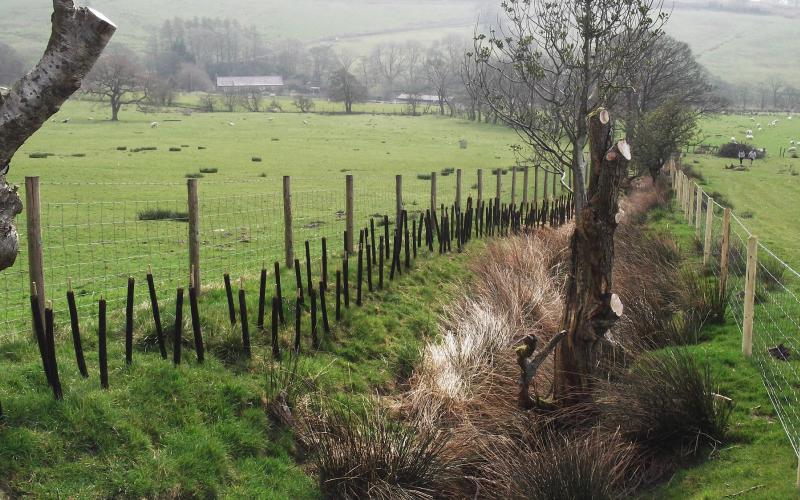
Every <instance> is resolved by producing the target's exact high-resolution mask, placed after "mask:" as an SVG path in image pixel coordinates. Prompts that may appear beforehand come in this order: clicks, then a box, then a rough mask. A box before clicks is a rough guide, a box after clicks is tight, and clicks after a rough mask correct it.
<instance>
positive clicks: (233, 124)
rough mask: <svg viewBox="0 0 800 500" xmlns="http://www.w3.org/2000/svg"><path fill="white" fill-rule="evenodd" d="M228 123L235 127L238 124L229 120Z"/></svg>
mask: <svg viewBox="0 0 800 500" xmlns="http://www.w3.org/2000/svg"><path fill="white" fill-rule="evenodd" d="M228 125H229V126H231V127H235V126H236V124H235V123H233V122H228Z"/></svg>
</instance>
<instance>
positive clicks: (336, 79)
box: [328, 67, 367, 114]
mask: <svg viewBox="0 0 800 500" xmlns="http://www.w3.org/2000/svg"><path fill="white" fill-rule="evenodd" d="M328 93H329V94H330V98H331V99H333V100H334V101H339V102H343V103H344V109H345V113H347V114H350V113H352V112H353V104H355V103H357V102H361V101H363V100H364V99H365V98H366V96H367V89H366V88H365V87H364V85H363V84H362V83H361V82H359V81H358V78H356V77H355V75H353V74H352V73H350V71H348V70H347V68H345V67H342V68H341V69H339V70H337V71H334V72H333V74H332V75H331V80H330V82H329V89H328Z"/></svg>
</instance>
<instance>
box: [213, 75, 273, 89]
mask: <svg viewBox="0 0 800 500" xmlns="http://www.w3.org/2000/svg"><path fill="white" fill-rule="evenodd" d="M231 89H246V90H252V89H258V90H260V91H261V92H265V93H266V92H269V93H278V92H280V91H281V90H282V89H283V77H282V76H218V77H217V90H219V91H225V90H231Z"/></svg>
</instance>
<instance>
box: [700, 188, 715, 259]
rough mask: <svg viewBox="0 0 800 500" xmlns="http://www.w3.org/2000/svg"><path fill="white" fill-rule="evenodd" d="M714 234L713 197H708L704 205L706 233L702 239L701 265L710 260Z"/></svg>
mask: <svg viewBox="0 0 800 500" xmlns="http://www.w3.org/2000/svg"><path fill="white" fill-rule="evenodd" d="M713 236H714V198H711V197H709V198H708V202H707V206H706V234H705V239H704V241H703V265H704V266H707V265H708V263H709V261H710V260H711V243H712V238H713Z"/></svg>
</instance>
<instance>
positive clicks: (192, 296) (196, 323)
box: [189, 275, 206, 363]
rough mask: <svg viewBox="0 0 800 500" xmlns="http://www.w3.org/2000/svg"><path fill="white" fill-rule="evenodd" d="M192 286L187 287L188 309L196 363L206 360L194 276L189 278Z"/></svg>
mask: <svg viewBox="0 0 800 500" xmlns="http://www.w3.org/2000/svg"><path fill="white" fill-rule="evenodd" d="M190 277H191V281H192V286H190V287H189V308H190V311H189V312H190V313H191V315H192V333H193V334H194V350H195V352H196V353H197V362H198V363H203V362H204V361H205V360H206V348H205V344H204V343H203V331H202V329H201V326H200V308H199V306H198V304H197V289H196V288H195V285H194V276H193V275H192V276H190Z"/></svg>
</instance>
